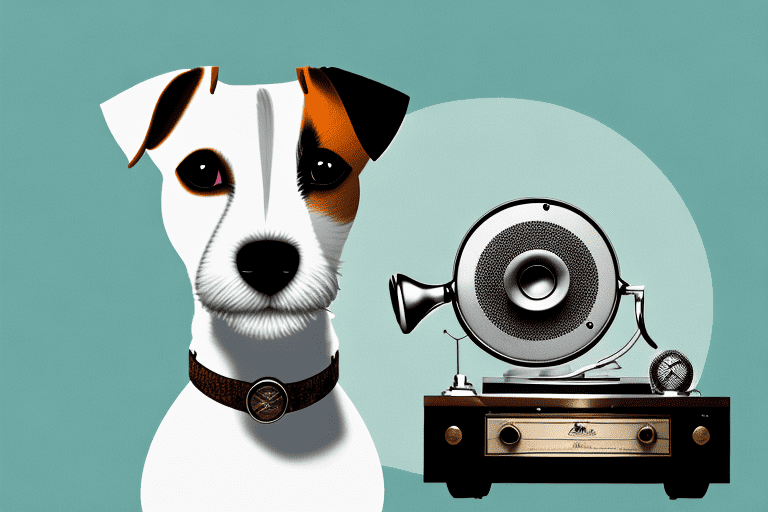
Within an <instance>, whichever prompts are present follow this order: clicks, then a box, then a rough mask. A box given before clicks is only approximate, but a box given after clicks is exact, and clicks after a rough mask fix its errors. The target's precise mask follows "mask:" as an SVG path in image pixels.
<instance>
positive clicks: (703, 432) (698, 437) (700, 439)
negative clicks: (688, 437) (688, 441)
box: [693, 427, 709, 446]
mask: <svg viewBox="0 0 768 512" xmlns="http://www.w3.org/2000/svg"><path fill="white" fill-rule="evenodd" d="M693 442H694V443H696V444H698V445H699V446H703V445H705V444H707V443H708V442H709V430H707V427H696V429H695V430H694V431H693Z"/></svg>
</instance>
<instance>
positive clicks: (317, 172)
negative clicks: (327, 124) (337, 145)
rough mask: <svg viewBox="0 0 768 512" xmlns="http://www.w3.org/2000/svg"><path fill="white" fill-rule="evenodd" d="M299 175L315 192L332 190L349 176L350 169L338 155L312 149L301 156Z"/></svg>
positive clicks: (328, 150) (322, 149)
mask: <svg viewBox="0 0 768 512" xmlns="http://www.w3.org/2000/svg"><path fill="white" fill-rule="evenodd" d="M299 165H300V167H301V173H302V174H303V175H304V176H305V177H306V178H307V183H308V184H309V186H310V187H311V188H314V189H316V190H318V189H319V190H322V189H329V188H333V187H335V186H336V185H338V184H339V183H341V182H342V181H344V179H345V178H346V177H347V176H348V175H349V173H350V171H351V170H352V167H350V165H349V164H348V163H347V162H345V161H344V159H343V158H341V157H340V156H339V155H337V154H336V153H334V152H333V151H331V150H330V149H325V148H314V149H312V151H307V152H305V153H304V154H303V155H302V156H301V162H300V163H299Z"/></svg>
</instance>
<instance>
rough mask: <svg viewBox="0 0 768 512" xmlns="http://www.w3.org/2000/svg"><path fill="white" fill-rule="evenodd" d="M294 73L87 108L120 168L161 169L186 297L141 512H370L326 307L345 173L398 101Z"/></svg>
mask: <svg viewBox="0 0 768 512" xmlns="http://www.w3.org/2000/svg"><path fill="white" fill-rule="evenodd" d="M297 74H298V78H299V79H298V81H295V82H290V83H285V84H275V85H263V86H228V85H226V84H223V83H220V82H218V68H216V67H206V68H197V69H192V70H188V71H175V72H172V73H168V74H165V75H161V76H158V77H156V78H153V79H150V80H147V81H145V82H142V83H140V84H138V85H136V86H135V87H132V88H131V89H128V90H127V91H125V92H123V93H122V94H120V95H118V96H116V97H114V98H112V99H111V100H109V101H107V102H105V103H104V104H102V105H101V108H102V111H103V113H104V117H105V118H106V121H107V124H108V126H109V129H110V130H111V132H112V135H113V136H114V137H115V139H116V140H117V143H118V144H119V145H120V148H121V149H122V150H123V152H124V153H125V154H126V156H127V157H128V159H129V160H130V163H129V167H131V166H133V165H134V164H135V163H136V162H137V161H138V160H139V158H141V156H142V155H143V154H144V152H145V150H146V151H148V152H149V154H150V156H151V158H152V160H153V161H154V162H155V164H156V165H157V167H159V168H160V170H161V172H162V173H163V191H162V212H163V221H164V223H165V228H166V231H167V233H168V237H169V238H170V240H171V243H172V244H173V246H174V248H175V249H176V251H177V252H178V253H179V256H180V257H181V259H182V260H183V262H184V264H185V265H186V267H187V272H188V273H189V278H190V280H191V282H192V285H193V290H194V294H195V298H194V299H195V300H194V304H195V314H194V319H193V322H192V343H191V345H190V356H189V359H190V380H191V382H190V384H188V385H187V386H186V387H185V388H184V390H183V391H182V392H181V394H180V395H179V397H178V398H177V399H176V401H175V402H174V403H173V406H172V407H171V409H170V410H169V411H168V413H167V414H166V416H165V418H164V419H163V421H162V423H161V424H160V428H159V429H158V431H157V433H156V434H155V437H154V439H153V441H152V445H151V446H150V448H149V453H148V455H147V459H146V462H145V465H144V473H143V475H142V481H141V503H142V507H143V508H144V510H184V511H189V510H318V509H329V510H330V509H332V510H351V511H361V510H381V508H382V506H383V500H384V483H383V478H382V471H381V464H380V462H379V457H378V454H377V453H376V448H375V447H374V445H373V441H372V440H371V437H370V434H369V433H368V430H367V429H366V427H365V424H364V423H363V420H362V419H361V418H360V415H359V414H358V412H357V410H356V409H355V407H354V406H353V405H352V403H351V402H350V400H349V398H348V397H347V395H346V394H345V393H344V390H342V389H341V386H339V385H337V384H336V382H337V380H338V361H339V358H338V340H337V338H336V335H335V333H334V331H333V328H332V327H331V323H330V320H331V318H332V315H331V314H330V312H329V311H328V309H327V308H328V307H329V305H330V304H331V301H333V299H334V298H335V297H336V293H337V290H338V284H337V277H336V276H337V269H338V266H339V258H340V256H341V250H342V247H343V245H344V242H345V240H346V238H347V234H348V233H349V229H350V227H351V225H352V221H353V219H354V217H355V214H356V212H357V206H358V199H359V181H358V176H359V174H360V172H361V171H362V169H363V167H364V166H365V164H366V163H367V162H368V160H369V158H370V159H373V160H376V159H377V158H378V157H379V156H380V155H381V154H382V153H383V152H384V150H385V149H386V148H387V146H388V145H389V143H390V142H391V141H392V139H393V138H394V137H395V135H396V133H397V131H398V129H399V127H400V124H401V123H402V120H403V118H404V116H405V112H406V108H407V105H408V97H407V96H405V95H404V94H402V93H400V92H398V91H395V90H394V89H391V88H389V87H386V86H384V85H381V84H379V83H377V82H374V81H372V80H368V79H366V78H363V77H361V76H358V75H354V74H352V73H349V72H346V71H343V70H340V69H336V68H320V69H315V68H299V69H297Z"/></svg>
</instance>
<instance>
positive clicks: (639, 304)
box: [619, 279, 659, 349]
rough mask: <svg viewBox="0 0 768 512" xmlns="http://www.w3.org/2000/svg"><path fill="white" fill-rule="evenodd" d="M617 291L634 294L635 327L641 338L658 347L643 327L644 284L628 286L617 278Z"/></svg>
mask: <svg viewBox="0 0 768 512" xmlns="http://www.w3.org/2000/svg"><path fill="white" fill-rule="evenodd" d="M619 292H620V293H621V294H622V295H634V296H635V320H637V328H638V330H639V331H640V334H641V335H642V336H643V339H644V340H645V341H646V342H647V343H648V344H649V345H650V346H651V348H653V349H657V348H659V346H658V345H656V343H655V342H654V341H653V340H652V339H651V337H650V335H649V334H648V331H647V330H646V329H645V286H630V285H629V284H627V283H626V282H624V281H623V280H622V279H619Z"/></svg>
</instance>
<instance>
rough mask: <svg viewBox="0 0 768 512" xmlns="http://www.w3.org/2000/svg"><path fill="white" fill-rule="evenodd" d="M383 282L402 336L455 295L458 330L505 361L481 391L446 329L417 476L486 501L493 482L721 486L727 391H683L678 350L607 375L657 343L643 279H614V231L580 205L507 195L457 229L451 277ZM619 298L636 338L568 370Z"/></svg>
mask: <svg viewBox="0 0 768 512" xmlns="http://www.w3.org/2000/svg"><path fill="white" fill-rule="evenodd" d="M389 290H390V296H391V299H392V306H393V308H394V310H395V316H396V318H397V322H398V324H399V325H400V328H401V330H402V331H403V333H405V334H408V333H410V332H411V331H412V330H413V329H414V328H415V327H416V325H417V324H418V323H419V322H420V321H421V320H422V319H423V318H424V317H425V316H427V315H428V314H429V313H430V312H432V311H433V310H435V308H437V307H439V306H441V305H443V304H447V303H451V304H452V305H453V309H454V312H455V313H456V317H457V318H458V321H459V324H460V325H461V326H462V328H463V329H464V331H465V332H466V335H467V337H469V338H470V339H471V340H472V341H474V343H475V344H476V345H477V346H478V347H480V348H482V349H483V350H484V351H486V352H488V353H489V354H491V355H492V356H493V357H495V358H497V359H500V360H502V361H506V362H508V363H510V364H512V365H513V366H512V367H511V368H510V370H509V371H507V372H505V373H504V375H502V376H499V377H486V378H484V379H483V383H482V392H481V393H478V392H477V390H476V389H475V388H474V386H473V385H472V384H471V383H470V382H469V381H468V380H467V377H466V376H465V375H462V374H461V373H460V372H459V367H458V346H459V341H458V340H459V339H461V338H454V339H455V340H456V347H457V369H456V375H455V376H454V378H453V383H452V384H451V386H450V387H449V388H448V389H447V390H445V391H443V392H442V394H440V395H436V396H425V397H424V481H425V482H445V483H447V486H448V490H449V491H450V493H451V495H452V496H454V497H456V498H460V497H461V498H468V497H474V498H482V497H483V496H486V495H487V494H488V492H489V491H490V488H491V485H492V484H493V483H533V482H540V483H580V482H583V483H588V482H592V483H662V484H664V489H665V491H666V493H667V495H668V496H669V497H670V498H671V499H676V498H701V497H703V496H704V494H705V493H706V491H707V489H708V486H709V484H710V483H728V482H730V399H729V398H725V397H709V398H708V397H703V396H700V393H698V391H697V390H691V389H690V388H691V386H692V383H693V371H694V369H693V367H692V365H691V363H690V362H689V361H688V359H687V358H686V356H685V355H684V354H682V353H681V352H678V351H676V350H664V351H657V353H655V354H654V353H653V352H652V351H648V348H642V347H643V345H642V344H641V345H637V347H638V349H640V350H647V351H648V352H649V360H650V361H651V362H650V365H649V374H648V376H643V377H612V376H606V375H605V373H606V370H610V369H611V368H620V366H619V364H618V361H617V360H618V359H619V358H620V357H621V356H623V355H624V354H626V353H627V352H628V351H629V350H630V349H632V348H633V347H635V345H636V343H637V342H638V341H639V340H640V339H641V338H642V339H643V340H644V342H645V344H646V345H647V346H648V347H650V348H651V349H652V350H656V349H658V346H657V345H656V343H655V342H654V341H653V339H652V338H651V337H650V335H649V334H648V332H647V330H646V327H645V318H644V300H645V297H644V287H643V286H633V285H630V284H629V283H627V282H625V281H624V280H623V279H622V278H621V276H620V275H619V263H618V260H617V258H616V254H615V252H614V249H613V246H612V245H611V242H610V240H609V239H608V237H607V236H606V235H605V233H604V232H603V230H602V229H601V228H600V226H599V225H598V224H597V223H596V222H595V221H594V220H592V219H591V218H590V217H589V216H587V215H586V214H585V213H584V212H583V211H581V210H580V209H578V208H576V207H575V206H573V205H570V204H568V203H565V202H563V201H558V200H554V199H539V198H528V199H518V200H515V201H511V202H508V203H505V204H502V205H500V206H498V207H496V208H494V209H493V210H491V211H489V212H488V213H486V214H485V215H484V216H483V217H482V218H481V219H480V220H478V221H477V222H476V223H475V224H474V225H473V226H472V227H471V228H470V230H469V231H468V232H467V234H466V235H465V236H464V239H463V241H462V242H461V245H460V246H459V249H458V252H457V254H456V259H455V262H454V267H453V279H452V280H451V281H450V282H448V283H446V284H442V285H427V284H423V283H420V282H418V281H415V280H413V279H411V278H409V277H407V276H404V275H401V274H397V275H394V276H392V278H391V280H390V283H389ZM624 296H631V297H632V298H633V299H634V306H635V307H634V312H635V320H636V323H637V330H636V331H635V333H634V334H633V335H632V336H631V337H630V339H629V341H628V342H627V343H626V344H625V345H624V347H622V348H621V349H620V350H618V351H617V352H616V353H614V354H612V355H611V356H609V357H605V358H603V359H601V360H599V361H597V362H595V363H593V364H590V365H587V366H584V367H581V368H576V369H571V368H570V366H569V365H567V364H566V363H568V362H569V361H572V360H574V359H576V358H577V357H579V356H581V355H583V354H585V353H586V352H587V351H589V350H590V349H592V348H593V347H594V346H595V345H596V344H597V343H598V342H599V341H600V339H601V338H602V337H603V335H604V334H605V333H606V332H607V330H608V328H609V327H610V325H611V323H612V322H613V319H614V317H615V315H616V312H617V310H618V306H619V302H620V300H621V298H622V297H624ZM444 332H446V331H444ZM446 333H447V332H446ZM452 337H453V336H452ZM597 373H602V375H596V374H597ZM608 373H609V374H610V371H608ZM692 393H697V394H698V395H699V396H691V395H692Z"/></svg>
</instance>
